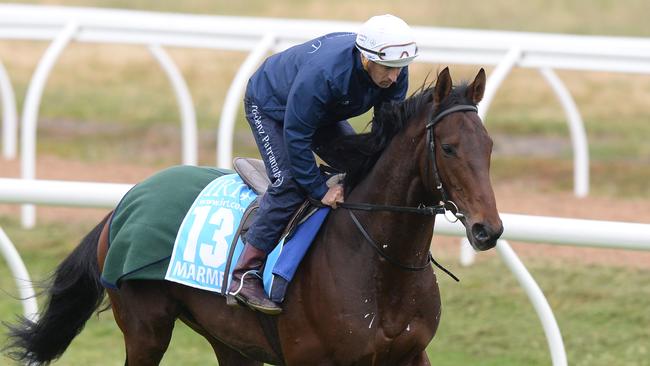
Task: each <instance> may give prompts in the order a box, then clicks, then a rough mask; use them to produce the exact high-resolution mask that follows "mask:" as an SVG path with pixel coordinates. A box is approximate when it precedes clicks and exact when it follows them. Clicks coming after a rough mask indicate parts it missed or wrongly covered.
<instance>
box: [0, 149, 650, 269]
mask: <svg viewBox="0 0 650 366" xmlns="http://www.w3.org/2000/svg"><path fill="white" fill-rule="evenodd" d="M157 170H159V168H156V167H149V166H141V165H127V164H112V163H110V164H101V165H98V164H96V163H94V164H91V163H84V162H79V161H69V160H63V159H61V158H56V157H51V156H49V157H47V156H46V157H40V158H39V159H38V162H37V177H38V178H39V179H60V180H78V181H101V182H119V183H134V182H137V181H139V180H141V179H143V178H145V177H147V176H148V175H150V174H152V173H154V172H155V171H157ZM19 172H20V163H19V161H18V160H16V161H12V162H7V161H4V160H1V159H0V176H1V177H5V178H8V177H19ZM71 178H73V179H71ZM531 187H534V184H532V182H525V181H517V182H513V183H506V184H504V183H499V184H497V185H496V186H495V187H494V188H495V194H496V196H497V203H498V207H499V211H501V212H508V213H520V214H529V215H542V216H557V217H571V218H583V219H595V220H612V221H628V222H640V223H650V202H648V201H647V200H620V199H613V198H600V197H588V198H583V199H579V198H576V197H574V196H573V194H572V193H571V192H560V193H557V192H554V193H548V192H538V191H535V188H531ZM105 212H106V210H105V209H79V208H59V207H42V208H39V210H38V220H48V221H49V220H52V221H68V220H88V219H92V220H100V219H101V217H102V216H103V215H104V213H105ZM0 215H16V217H17V216H18V215H19V207H18V206H17V205H0ZM648 235H649V236H650V233H648ZM457 243H458V240H457V239H453V238H436V239H435V241H434V251H440V250H444V251H457V250H458V244H457ZM511 244H514V247H515V249H516V251H517V252H518V253H519V254H521V255H522V256H524V257H528V256H553V257H554V258H556V259H562V260H568V261H581V262H587V263H601V264H611V265H621V266H631V267H637V268H650V252H638V251H624V250H610V249H586V248H575V247H560V246H554V245H541V244H534V245H532V244H520V243H511ZM489 255H494V252H491V253H486V254H481V256H489Z"/></svg>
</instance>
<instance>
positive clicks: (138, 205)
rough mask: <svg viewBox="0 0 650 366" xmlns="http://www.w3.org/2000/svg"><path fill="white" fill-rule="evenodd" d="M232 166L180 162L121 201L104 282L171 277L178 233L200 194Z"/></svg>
mask: <svg viewBox="0 0 650 366" xmlns="http://www.w3.org/2000/svg"><path fill="white" fill-rule="evenodd" d="M232 173H234V172H233V171H231V170H227V169H217V168H210V167H195V166H176V167H172V168H168V169H165V170H163V171H161V172H158V173H156V174H154V175H153V176H151V177H149V178H147V179H146V180H144V181H142V182H141V183H138V184H137V185H136V186H134V187H133V188H132V189H131V190H130V191H129V192H128V193H127V194H126V195H125V196H124V198H122V201H120V203H119V204H118V205H117V208H116V209H115V213H114V214H113V219H112V221H111V226H110V230H109V245H110V246H109V249H108V255H107V257H106V261H105V262H104V271H103V272H102V283H103V284H104V286H106V287H109V288H118V287H119V285H120V281H122V280H127V279H129V280H131V279H140V280H162V279H164V278H165V273H166V271H167V266H168V265H169V259H170V256H171V253H172V249H173V248H174V241H175V240H176V234H177V232H178V228H179V227H180V225H181V223H182V222H183V219H184V218H185V214H186V213H187V211H188V210H189V209H190V207H191V206H192V203H193V202H194V199H195V198H196V196H197V195H198V194H199V193H200V192H201V190H203V188H204V187H205V186H207V185H208V184H209V183H210V182H212V181H213V180H214V179H216V178H218V177H220V176H222V175H225V174H232Z"/></svg>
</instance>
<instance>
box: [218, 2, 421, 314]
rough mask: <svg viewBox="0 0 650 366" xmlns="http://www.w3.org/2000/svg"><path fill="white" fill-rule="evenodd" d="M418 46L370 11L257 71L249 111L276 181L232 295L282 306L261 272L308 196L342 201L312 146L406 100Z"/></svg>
mask: <svg viewBox="0 0 650 366" xmlns="http://www.w3.org/2000/svg"><path fill="white" fill-rule="evenodd" d="M417 53H418V49H417V45H416V43H415V39H414V35H413V32H412V31H411V29H410V28H409V26H408V25H407V24H406V23H405V22H404V21H403V20H401V19H400V18H398V17H395V16H393V15H389V14H386V15H380V16H374V17H372V18H370V19H369V20H368V21H366V22H365V23H364V24H363V25H362V26H361V28H360V30H359V32H358V33H357V34H355V33H331V34H327V35H324V36H321V37H319V38H316V39H313V40H311V41H308V42H306V43H303V44H301V45H298V46H295V47H292V48H289V49H287V50H286V51H283V52H281V53H278V54H275V55H273V56H271V57H269V58H267V59H266V61H265V62H264V63H263V64H262V66H260V68H259V69H258V70H257V71H256V72H255V74H253V76H252V77H251V78H250V80H249V82H248V86H247V89H246V96H245V98H244V107H245V112H246V119H247V120H248V123H249V124H250V127H251V130H252V131H253V135H254V138H255V142H256V143H257V147H258V148H259V150H260V153H261V155H262V159H263V160H264V164H265V166H266V173H267V175H268V177H269V178H270V180H271V182H272V183H271V184H270V185H269V187H268V190H267V192H266V194H264V195H263V196H262V198H261V200H260V207H259V210H258V213H257V218H256V219H255V221H254V222H253V224H252V225H251V227H250V229H249V231H248V233H247V234H246V236H245V238H244V242H245V246H244V250H243V252H242V254H241V257H240V258H239V261H238V263H237V266H236V267H235V269H234V270H233V274H232V283H231V285H230V287H229V289H228V292H229V294H230V295H231V296H235V298H237V300H239V301H240V302H242V303H244V304H246V305H247V306H249V307H250V308H253V309H255V310H259V311H261V312H264V313H267V314H279V313H280V312H281V311H282V309H281V308H280V307H279V306H278V304H276V303H275V302H273V301H271V300H270V299H269V298H268V297H267V296H266V294H265V292H264V288H263V285H262V280H261V278H260V274H259V271H260V269H261V268H262V266H263V265H264V262H265V260H266V256H267V254H268V253H269V252H271V250H273V248H274V247H275V245H276V244H277V243H278V241H279V239H280V235H281V234H282V232H283V230H284V229H285V227H286V225H287V224H288V222H289V220H290V218H291V216H292V215H293V213H294V212H295V210H296V209H297V208H298V207H299V206H300V205H301V204H302V203H303V202H304V201H305V198H306V197H307V196H310V197H312V198H315V199H318V200H320V201H321V202H322V203H323V204H325V205H328V206H331V207H333V208H336V204H337V202H343V187H342V186H341V185H340V184H336V185H334V186H332V187H331V188H328V187H327V186H326V184H325V177H324V176H323V175H321V173H320V171H319V170H318V167H317V166H316V160H315V158H314V155H313V153H312V150H316V151H317V150H318V146H324V145H326V144H327V143H329V142H330V141H331V140H332V139H333V138H335V137H337V136H341V135H346V134H354V133H355V132H354V129H352V127H351V126H350V124H349V123H348V122H347V120H346V119H347V118H350V117H354V116H358V115H361V114H363V113H365V112H366V111H368V110H369V109H370V108H371V107H374V108H375V110H377V108H378V107H379V106H380V105H381V104H382V103H386V102H391V101H401V100H404V98H405V96H406V91H407V89H408V67H407V65H408V64H409V63H411V61H413V59H414V58H415V57H416V56H417ZM321 158H323V159H324V160H326V161H327V160H328V158H327V157H325V156H321Z"/></svg>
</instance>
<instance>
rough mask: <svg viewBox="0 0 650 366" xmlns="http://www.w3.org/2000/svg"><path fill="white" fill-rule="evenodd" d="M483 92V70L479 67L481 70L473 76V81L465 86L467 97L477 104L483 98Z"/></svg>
mask: <svg viewBox="0 0 650 366" xmlns="http://www.w3.org/2000/svg"><path fill="white" fill-rule="evenodd" d="M484 92H485V70H483V68H482V67H481V70H479V72H478V74H476V78H474V81H473V82H472V83H471V84H469V87H467V98H469V100H471V101H472V103H474V104H478V102H480V101H481V99H483V93H484Z"/></svg>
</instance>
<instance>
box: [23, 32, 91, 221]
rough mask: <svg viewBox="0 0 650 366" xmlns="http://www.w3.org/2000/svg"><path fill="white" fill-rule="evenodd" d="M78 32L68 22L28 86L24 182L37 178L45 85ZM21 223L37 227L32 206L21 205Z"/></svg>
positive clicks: (24, 125) (24, 108)
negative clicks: (40, 121)
mask: <svg viewBox="0 0 650 366" xmlns="http://www.w3.org/2000/svg"><path fill="white" fill-rule="evenodd" d="M78 29H79V25H78V24H77V23H75V22H70V23H68V24H67V25H66V26H65V27H64V28H63V30H62V31H61V32H60V33H59V34H58V35H57V36H56V38H55V39H54V41H53V42H52V44H50V47H48V49H47V50H46V51H45V54H44V55H43V58H41V61H40V62H39V63H38V66H37V67H36V71H34V75H33V76H32V80H31V82H30V83H29V88H28V89H27V96H26V97H25V105H24V107H23V116H22V126H21V141H20V143H21V152H22V156H21V157H20V161H21V171H22V177H23V179H34V178H35V175H36V125H37V124H38V109H39V107H40V104H41V96H42V95H43V89H44V88H45V82H46V81H47V77H48V76H49V74H50V71H52V67H54V63H55V62H56V60H57V59H58V58H59V55H61V52H63V49H64V48H65V46H67V45H68V43H69V42H70V40H71V39H72V37H73V36H74V34H75V32H77V30H78ZM21 220H22V224H23V227H25V228H32V227H34V225H35V224H36V209H35V207H34V206H33V205H23V207H22V217H21Z"/></svg>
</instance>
